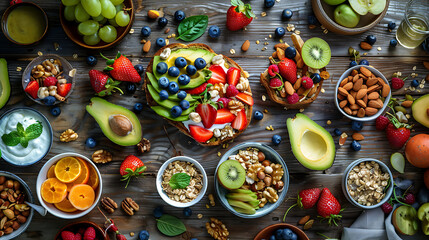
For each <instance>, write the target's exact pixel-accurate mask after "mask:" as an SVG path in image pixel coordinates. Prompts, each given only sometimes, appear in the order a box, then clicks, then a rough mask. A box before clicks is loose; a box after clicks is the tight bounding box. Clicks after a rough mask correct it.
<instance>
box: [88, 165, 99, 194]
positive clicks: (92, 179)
mask: <svg viewBox="0 0 429 240" xmlns="http://www.w3.org/2000/svg"><path fill="white" fill-rule="evenodd" d="M88 169H89V179H88V182H87V184H88V185H89V186H91V187H92V188H93V189H94V190H96V189H97V187H98V184H99V183H100V181H99V179H98V174H97V171H96V170H95V168H94V166H92V164H88Z"/></svg>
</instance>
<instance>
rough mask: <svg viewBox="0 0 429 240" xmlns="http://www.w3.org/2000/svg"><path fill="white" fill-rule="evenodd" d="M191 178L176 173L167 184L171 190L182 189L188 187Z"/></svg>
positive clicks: (184, 174)
mask: <svg viewBox="0 0 429 240" xmlns="http://www.w3.org/2000/svg"><path fill="white" fill-rule="evenodd" d="M190 182H191V176H189V175H188V174H186V173H176V174H174V175H173V176H172V177H171V178H170V181H169V182H168V184H170V187H171V188H172V189H183V188H186V187H187V186H189V183H190Z"/></svg>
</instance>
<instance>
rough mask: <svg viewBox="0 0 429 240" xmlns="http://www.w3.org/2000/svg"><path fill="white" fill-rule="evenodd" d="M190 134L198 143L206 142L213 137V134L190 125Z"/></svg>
mask: <svg viewBox="0 0 429 240" xmlns="http://www.w3.org/2000/svg"><path fill="white" fill-rule="evenodd" d="M189 132H190V133H191V136H192V137H193V138H194V139H195V141H197V142H206V141H207V140H209V139H210V138H212V137H213V132H212V131H210V130H207V129H205V128H203V127H200V126H197V125H189Z"/></svg>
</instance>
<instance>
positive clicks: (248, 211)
mask: <svg viewBox="0 0 429 240" xmlns="http://www.w3.org/2000/svg"><path fill="white" fill-rule="evenodd" d="M228 203H229V205H231V206H232V207H237V208H239V210H245V212H241V213H245V214H250V215H252V214H255V213H256V210H255V208H254V207H253V206H251V205H250V204H248V203H245V202H242V201H237V200H232V199H228ZM234 209H235V208H234ZM237 212H239V211H238V210H237Z"/></svg>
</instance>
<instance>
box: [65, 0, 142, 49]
mask: <svg viewBox="0 0 429 240" xmlns="http://www.w3.org/2000/svg"><path fill="white" fill-rule="evenodd" d="M124 5H125V7H126V8H130V9H131V10H130V11H129V14H130V23H128V25H127V26H126V27H116V31H117V33H118V36H117V38H116V39H115V41H113V42H111V43H106V42H103V41H102V40H101V41H100V42H99V43H98V44H97V45H88V44H86V43H85V42H84V41H83V36H82V35H80V34H79V32H78V31H77V26H78V24H77V23H75V22H69V21H67V20H66V19H65V17H64V5H63V4H61V5H60V22H61V26H62V27H63V30H64V32H65V33H66V34H67V36H68V37H69V38H70V39H71V40H72V41H73V42H75V43H76V44H77V45H79V46H81V47H84V48H89V49H106V48H110V47H113V46H115V45H116V44H118V43H119V42H121V41H122V39H123V38H124V37H125V36H126V35H127V34H128V32H129V31H130V29H131V26H132V25H133V22H134V5H133V1H132V0H125V1H124Z"/></svg>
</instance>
